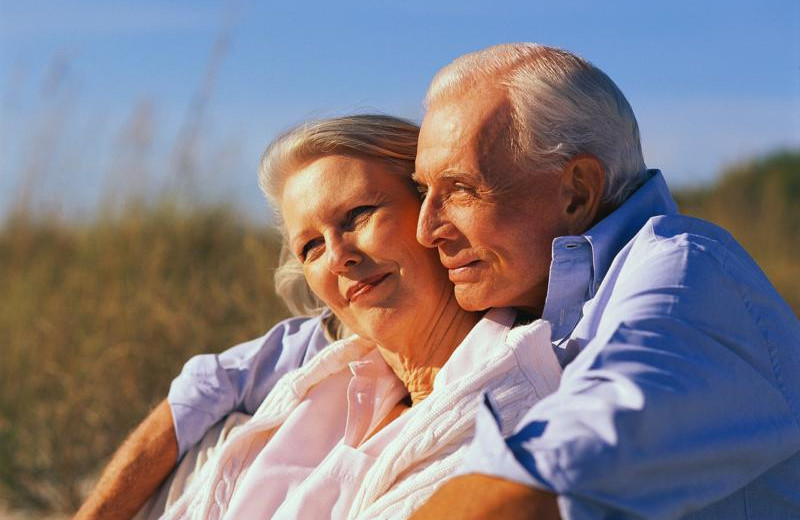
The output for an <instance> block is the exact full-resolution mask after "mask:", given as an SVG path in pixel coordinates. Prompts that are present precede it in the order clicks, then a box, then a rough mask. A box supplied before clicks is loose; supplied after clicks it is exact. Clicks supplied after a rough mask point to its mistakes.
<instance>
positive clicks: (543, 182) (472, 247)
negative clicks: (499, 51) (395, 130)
mask: <svg viewBox="0 0 800 520" xmlns="http://www.w3.org/2000/svg"><path fill="white" fill-rule="evenodd" d="M511 135H512V134H511V131H510V117H509V105H508V101H507V98H506V95H505V93H504V92H503V91H502V90H500V89H493V88H491V87H487V88H483V89H481V88H479V87H478V88H474V89H472V90H471V91H470V92H468V93H467V94H465V95H461V96H458V97H456V98H455V99H452V100H446V101H442V102H439V103H437V104H434V105H433V106H431V107H430V110H429V111H428V113H427V115H426V116H425V119H424V120H423V122H422V129H421V131H420V137H419V148H418V152H417V161H416V173H415V180H416V181H417V182H418V183H419V184H420V185H421V190H422V191H423V192H424V193H425V201H424V203H423V205H422V210H421V213H420V216H419V224H418V226H417V240H419V242H420V243H421V244H423V245H425V246H428V247H436V248H437V249H438V251H439V259H440V260H441V262H442V264H443V265H444V266H445V267H446V268H447V269H448V274H449V277H450V280H451V281H452V282H453V283H454V284H455V287H456V289H455V294H456V298H457V300H458V303H459V304H460V305H461V306H462V307H463V308H464V309H467V310H483V309H487V308H489V307H507V306H513V307H518V308H521V309H524V310H527V311H529V312H532V313H534V314H536V315H539V314H540V313H541V311H542V307H543V306H544V299H545V296H546V294H547V280H548V275H549V270H550V258H551V247H552V242H553V239H554V238H556V237H557V236H560V235H563V234H566V232H567V223H566V221H565V219H564V218H563V215H564V208H565V207H566V203H565V197H566V196H565V193H564V189H563V187H562V181H561V178H562V175H561V173H560V172H538V171H525V170H526V168H524V167H521V166H520V165H519V164H518V163H517V162H515V161H514V160H513V158H512V153H511Z"/></svg>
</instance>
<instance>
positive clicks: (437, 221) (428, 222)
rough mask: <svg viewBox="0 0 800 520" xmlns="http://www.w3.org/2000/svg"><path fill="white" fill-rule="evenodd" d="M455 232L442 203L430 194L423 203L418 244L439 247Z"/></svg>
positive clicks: (419, 221)
mask: <svg viewBox="0 0 800 520" xmlns="http://www.w3.org/2000/svg"><path fill="white" fill-rule="evenodd" d="M453 231H454V227H453V225H452V223H450V222H449V220H448V219H447V215H445V211H444V208H443V207H442V204H441V202H440V201H439V200H438V199H437V198H434V197H431V196H430V194H429V195H428V196H427V197H426V198H425V200H424V201H423V202H422V207H421V208H420V211H419V220H418V221H417V242H419V243H420V244H422V245H423V246H425V247H437V246H438V245H440V244H441V243H442V242H444V241H445V240H448V239H449V238H451V236H452V234H453Z"/></svg>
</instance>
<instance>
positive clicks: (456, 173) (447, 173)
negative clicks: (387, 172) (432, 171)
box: [411, 168, 482, 184]
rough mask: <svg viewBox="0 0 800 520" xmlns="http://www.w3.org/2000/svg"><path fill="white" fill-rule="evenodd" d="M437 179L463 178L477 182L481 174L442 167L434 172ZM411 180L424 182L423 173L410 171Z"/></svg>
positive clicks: (418, 182) (419, 182)
mask: <svg viewBox="0 0 800 520" xmlns="http://www.w3.org/2000/svg"><path fill="white" fill-rule="evenodd" d="M436 177H437V178H438V179H448V180H452V179H464V180H469V181H473V182H478V181H480V180H481V178H482V177H481V176H480V175H479V174H477V173H474V172H469V171H464V170H456V169H453V168H447V169H444V170H442V171H440V172H438V173H437V174H436ZM411 180H412V181H414V182H416V183H417V184H424V181H423V175H422V174H420V173H419V172H416V171H415V172H412V173H411Z"/></svg>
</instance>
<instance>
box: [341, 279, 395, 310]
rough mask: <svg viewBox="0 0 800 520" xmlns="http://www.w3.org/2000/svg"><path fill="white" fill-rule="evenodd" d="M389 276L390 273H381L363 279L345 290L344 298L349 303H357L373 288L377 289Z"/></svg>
mask: <svg viewBox="0 0 800 520" xmlns="http://www.w3.org/2000/svg"><path fill="white" fill-rule="evenodd" d="M389 275H391V273H381V274H376V275H374V276H369V277H367V278H364V279H363V280H361V281H359V282H357V283H355V284H353V285H351V286H350V287H349V288H348V289H347V292H346V293H345V298H346V299H347V301H348V302H350V303H352V302H355V301H358V299H359V298H362V297H363V296H364V295H366V294H368V293H369V292H370V291H372V290H373V289H374V288H375V287H377V286H378V285H380V284H381V283H382V282H383V281H384V280H386V279H387V278H388V277H389Z"/></svg>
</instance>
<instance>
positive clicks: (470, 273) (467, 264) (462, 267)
mask: <svg viewBox="0 0 800 520" xmlns="http://www.w3.org/2000/svg"><path fill="white" fill-rule="evenodd" d="M483 265H484V262H483V261H482V260H477V259H476V260H471V261H459V262H448V263H447V264H445V267H447V275H448V277H449V278H450V281H451V282H453V283H467V282H475V281H477V279H478V277H479V276H480V274H479V272H478V271H480V270H481V268H482V267H483Z"/></svg>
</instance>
